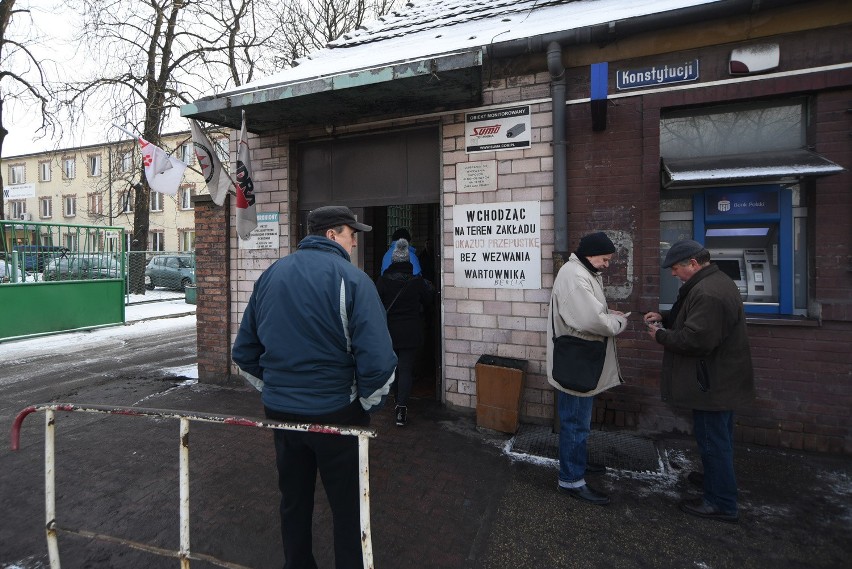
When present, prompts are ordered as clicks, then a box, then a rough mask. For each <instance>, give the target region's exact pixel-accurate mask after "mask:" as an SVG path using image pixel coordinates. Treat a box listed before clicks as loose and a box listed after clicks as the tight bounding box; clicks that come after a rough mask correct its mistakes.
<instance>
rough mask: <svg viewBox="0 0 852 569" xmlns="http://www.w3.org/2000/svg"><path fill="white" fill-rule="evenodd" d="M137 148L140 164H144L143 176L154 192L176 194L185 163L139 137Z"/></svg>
mask: <svg viewBox="0 0 852 569" xmlns="http://www.w3.org/2000/svg"><path fill="white" fill-rule="evenodd" d="M139 148H140V150H141V151H142V164H143V165H144V166H145V178H146V179H147V180H148V185H149V186H150V187H151V189H152V190H154V191H155V192H160V193H161V194H169V195H171V196H174V195H176V194H177V191H178V188H179V187H180V182H181V180H183V172H184V170H186V164H184V163H183V162H181V161H180V160H178V159H177V158H175V157H174V156H170V155H169V154H168V153H166V151H165V150H163V149H162V148H160V147H159V146H155V145H153V144H151V143H150V142H148V141H147V140H145V139H144V138H142V137H141V136H140V137H139Z"/></svg>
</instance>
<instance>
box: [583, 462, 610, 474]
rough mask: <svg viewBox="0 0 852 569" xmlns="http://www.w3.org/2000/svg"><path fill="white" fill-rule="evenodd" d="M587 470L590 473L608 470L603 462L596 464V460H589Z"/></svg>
mask: <svg viewBox="0 0 852 569" xmlns="http://www.w3.org/2000/svg"><path fill="white" fill-rule="evenodd" d="M586 472H588V473H590V474H600V473H601V472H606V466H604V465H603V464H595V463H594V462H587V463H586Z"/></svg>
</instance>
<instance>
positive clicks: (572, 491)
mask: <svg viewBox="0 0 852 569" xmlns="http://www.w3.org/2000/svg"><path fill="white" fill-rule="evenodd" d="M559 491H560V492H562V493H564V494H568V495H569V496H571V497H572V498H577V499H578V500H582V501H584V502H588V503H590V504H595V505H596V506H606V505H607V504H609V496H607V495H606V494H603V493H601V492H598V491H597V490H592V489H591V488H589V485H588V484H583V485H582V486H579V487H577V488H565V487H564V486H560V487H559Z"/></svg>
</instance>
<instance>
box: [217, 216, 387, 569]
mask: <svg viewBox="0 0 852 569" xmlns="http://www.w3.org/2000/svg"><path fill="white" fill-rule="evenodd" d="M371 229H372V228H371V227H370V226H369V225H364V224H363V223H359V222H358V221H357V220H356V219H355V215H354V214H353V213H352V211H351V210H350V209H349V208H347V207H343V206H326V207H320V208H317V209H315V210H313V211H311V212H310V214H309V215H308V232H309V233H310V235H308V236H307V237H305V238H304V239H303V240H302V241H301V243H299V248H298V250H297V251H296V252H295V253H292V254H290V255H287V256H286V257H284V258H282V259H279V260H278V261H276V262H275V263H274V264H273V265H272V266H271V267H269V268H268V269H267V270H266V271H264V273H263V274H262V275H261V276H260V278H259V279H258V280H257V282H256V283H255V285H254V291H253V292H252V295H251V298H250V299H249V303H248V306H247V307H246V310H245V314H243V319H242V321H241V322H240V330H239V332H238V333H237V338H236V340H235V342H234V347H233V350H232V357H233V360H234V362H235V363H236V364H237V365H238V366H239V367H240V369H241V370H242V371H243V374H244V375H246V377H247V378H248V379H249V381H251V382H252V383H253V384H254V385H255V386H256V387H259V388H260V389H261V400H262V401H263V406H264V410H265V412H266V416H267V417H268V418H269V419H272V420H274V421H283V422H291V423H321V424H333V425H354V426H367V425H368V424H369V422H370V417H369V415H368V412H370V411H373V410H376V409H379V408H380V407H381V406H382V405H383V404H384V401H385V398H386V396H387V394H388V390H389V388H390V384H391V383H393V380H394V370H395V369H396V364H397V360H396V355H395V354H394V352H393V346H392V344H391V338H390V334H388V328H387V323H386V321H385V309H384V307H383V306H382V303H381V301H380V300H379V295H378V293H377V292H376V287H375V286H374V285H373V282H372V281H371V280H370V278H369V277H368V276H367V275H366V273H364V272H363V271H361V270H360V269H358V268H357V267H356V266H354V265H353V264H352V263H351V262H350V257H349V255H350V254H351V252H352V249H353V247H355V246H356V244H357V237H356V234H357V232H358V231H370V230H371ZM274 438H275V454H276V460H277V465H278V486H279V488H280V490H281V534H282V538H283V541H284V555H285V564H284V569H302V568H308V569H310V568H314V569H315V568H316V566H317V565H316V561H315V560H314V556H313V551H312V548H311V545H312V536H311V526H312V517H313V508H314V488H315V486H316V477H317V470H319V473H320V476H321V477H322V483H323V487H324V488H325V493H326V495H327V496H328V502H329V505H330V506H331V511H332V515H333V519H334V559H335V567H336V568H337V569H360V568H361V567H362V561H361V560H362V557H361V532H360V501H359V498H360V496H359V491H358V441H357V439H356V438H355V437H352V436H341V435H334V434H325V433H318V432H302V431H286V430H276V431H275V432H274Z"/></svg>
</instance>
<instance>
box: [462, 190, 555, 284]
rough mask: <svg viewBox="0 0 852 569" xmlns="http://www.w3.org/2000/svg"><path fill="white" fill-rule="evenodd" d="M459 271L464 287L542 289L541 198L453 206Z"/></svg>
mask: <svg viewBox="0 0 852 569" xmlns="http://www.w3.org/2000/svg"><path fill="white" fill-rule="evenodd" d="M453 273H454V279H455V286H457V287H463V288H507V289H538V288H541V202H509V203H488V204H469V205H457V206H453Z"/></svg>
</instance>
